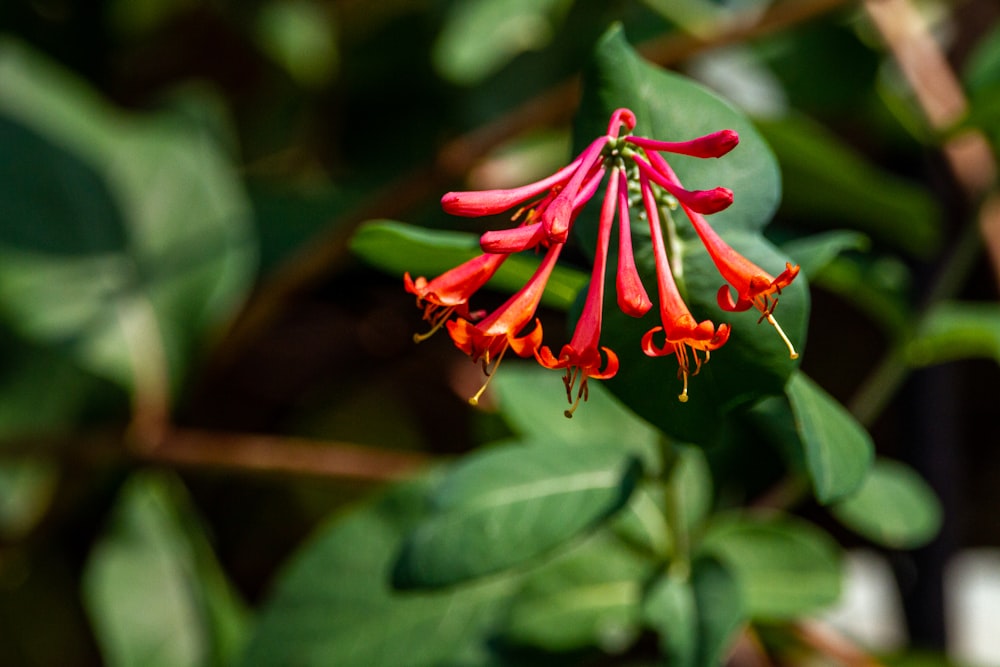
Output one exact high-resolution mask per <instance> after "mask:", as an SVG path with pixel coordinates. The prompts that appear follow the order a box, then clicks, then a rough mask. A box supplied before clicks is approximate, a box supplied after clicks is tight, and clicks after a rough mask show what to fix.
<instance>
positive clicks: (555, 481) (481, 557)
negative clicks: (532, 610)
mask: <svg viewBox="0 0 1000 667" xmlns="http://www.w3.org/2000/svg"><path fill="white" fill-rule="evenodd" d="M639 472H640V466H639V462H638V460H637V459H635V458H633V457H630V456H623V455H622V453H621V452H620V451H616V450H615V449H614V448H608V447H606V446H604V445H596V446H595V445H588V446H578V447H575V448H574V449H573V453H572V455H571V456H570V455H567V453H566V452H565V451H563V450H561V449H559V448H556V447H543V446H524V445H520V444H514V445H502V446H496V447H493V448H491V449H488V450H484V451H481V452H477V453H475V454H473V455H470V456H468V457H466V458H465V459H464V460H463V461H462V462H461V463H459V464H457V465H456V466H455V468H454V469H453V470H452V471H451V472H450V473H449V474H448V475H447V477H446V478H445V479H444V481H443V482H442V483H441V485H440V486H439V487H438V488H437V489H436V490H435V492H434V494H433V496H432V503H433V508H434V509H433V512H432V514H431V516H430V517H429V518H428V519H427V520H426V521H424V522H422V523H421V524H420V525H419V526H418V527H417V528H416V530H414V531H413V532H412V533H411V534H410V535H409V536H408V538H407V540H406V543H405V544H404V546H403V550H402V553H401V555H400V557H399V560H398V561H397V564H396V569H395V573H394V578H395V582H396V584H397V585H398V586H401V587H404V588H407V587H421V586H431V587H433V586H446V585H449V584H453V583H456V582H460V581H464V580H467V579H471V578H474V577H480V576H484V575H487V574H491V573H494V572H499V571H501V570H504V569H507V568H510V567H513V566H515V565H518V564H521V563H524V562H525V561H527V560H530V559H531V558H534V557H535V556H539V555H541V554H544V553H546V552H548V551H549V550H551V549H553V548H555V547H556V546H559V545H560V544H563V543H564V542H566V541H568V540H569V539H571V538H573V537H575V536H577V535H580V534H581V533H583V532H584V531H586V530H588V529H589V528H592V527H593V526H595V525H597V524H598V523H600V522H601V521H602V520H604V519H605V518H607V517H608V516H609V515H611V514H612V513H613V512H615V511H616V510H618V509H620V508H621V507H622V506H623V505H624V504H625V503H626V502H627V501H628V498H629V495H630V494H631V492H632V489H633V487H634V486H635V483H636V479H637V477H638V475H639Z"/></svg>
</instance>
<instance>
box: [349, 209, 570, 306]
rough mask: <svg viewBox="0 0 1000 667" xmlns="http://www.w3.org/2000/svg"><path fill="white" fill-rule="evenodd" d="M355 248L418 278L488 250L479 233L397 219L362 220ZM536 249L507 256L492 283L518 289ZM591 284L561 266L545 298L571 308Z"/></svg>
mask: <svg viewBox="0 0 1000 667" xmlns="http://www.w3.org/2000/svg"><path fill="white" fill-rule="evenodd" d="M351 251H352V252H354V253H356V254H357V255H358V256H359V257H361V258H363V259H364V260H365V261H366V262H368V263H369V264H371V265H372V266H375V267H377V268H379V269H382V270H384V271H386V272H388V273H394V274H397V275H398V276H399V277H400V280H402V276H403V273H406V272H409V273H410V275H412V276H413V277H414V278H415V277H417V276H426V277H427V278H428V279H430V278H433V277H434V276H437V275H439V274H441V273H444V272H445V271H447V270H449V269H452V268H454V267H456V266H458V265H459V264H461V263H462V262H464V261H466V260H469V259H472V258H473V257H475V256H477V255H479V254H481V253H482V251H481V250H480V249H479V237H478V236H477V235H475V234H466V233H463V232H451V231H441V230H431V229H424V228H421V227H416V226H412V225H407V224H404V223H401V222H393V221H391V220H372V221H369V222H366V223H364V224H363V225H361V226H360V227H359V228H358V230H357V232H356V233H355V234H354V236H353V237H352V238H351ZM538 264H539V260H538V259H537V258H535V257H534V256H531V255H512V256H511V257H510V259H508V260H507V261H505V262H504V264H503V266H502V267H500V270H499V271H497V273H496V275H495V276H493V279H492V280H491V281H490V282H489V283H488V287H491V288H494V289H499V290H502V291H504V292H508V293H514V292H517V291H518V290H520V289H521V288H522V287H524V285H525V283H527V282H528V280H529V279H530V278H531V276H532V274H534V272H535V269H536V268H538ZM586 284H587V276H586V275H585V274H583V273H580V272H579V271H575V270H573V269H570V268H567V267H565V266H557V267H556V268H555V270H554V271H553V272H552V276H551V277H550V278H549V282H548V284H547V286H546V289H545V294H544V295H543V296H542V303H543V304H545V305H547V306H551V307H553V308H561V309H563V310H565V309H567V308H569V307H570V306H571V305H572V304H573V302H574V301H575V299H576V296H577V294H578V293H579V291H580V290H581V289H582V288H583V286H584V285H586Z"/></svg>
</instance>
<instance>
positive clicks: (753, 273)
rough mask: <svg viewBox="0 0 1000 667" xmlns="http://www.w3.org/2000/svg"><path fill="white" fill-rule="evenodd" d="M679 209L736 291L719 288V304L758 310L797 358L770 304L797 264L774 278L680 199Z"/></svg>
mask: <svg viewBox="0 0 1000 667" xmlns="http://www.w3.org/2000/svg"><path fill="white" fill-rule="evenodd" d="M664 167H665V169H666V173H667V175H668V176H669V178H671V179H672V180H674V181H675V182H678V183H679V181H678V179H677V175H676V174H674V173H673V171H672V170H671V169H670V166H669V165H666V163H665V162H664ZM681 208H683V209H684V212H685V213H686V214H687V216H688V218H689V219H690V220H691V224H692V225H693V226H694V230H695V232H697V233H698V237H699V238H700V239H701V242H702V243H703V244H704V245H705V249H706V250H708V254H709V256H710V257H711V258H712V262H714V263H715V267H716V268H717V269H718V270H719V273H721V274H722V277H723V278H725V280H726V282H728V283H729V285H732V287H733V289H735V290H736V299H735V300H734V299H733V295H732V293H731V292H730V289H729V285H723V286H722V287H720V288H719V292H718V295H717V298H718V301H719V307H720V308H722V309H723V310H725V311H728V312H738V311H744V310H748V309H749V308H750V307H751V306H753V307H755V308H757V309H758V310H759V311H760V312H761V317H760V319H761V320H765V319H766V320H767V321H768V323H769V324H771V326H773V327H774V329H775V331H777V332H778V335H779V336H781V340H782V341H784V343H785V345H786V346H787V347H788V356H789V357H790V358H792V359H797V358H798V356H799V353H798V352H796V351H795V346H794V345H792V341H791V340H789V338H788V336H787V335H786V334H785V331H784V330H783V329H782V328H781V325H779V324H778V321H777V320H776V319H775V318H774V307H775V306H777V305H778V295H780V294H781V290H782V289H784V288H785V287H788V285H790V284H791V283H792V281H793V280H795V276H797V275H798V273H799V267H798V266H792V264H791V263H787V262H786V263H785V270H784V271H783V272H782V273H781V274H780V275H779V276H778V277H777V278H775V277H773V276H772V275H771V274H769V273H768V272H766V271H764V269H762V268H760V267H759V266H757V265H756V264H754V263H753V262H751V261H750V260H749V259H747V258H746V257H744V256H743V255H741V254H739V253H738V252H736V251H735V250H733V248H732V247H731V246H730V245H729V244H727V243H726V242H725V241H723V240H722V238H721V237H720V236H719V235H718V234H717V233H716V232H715V230H714V229H712V226H711V225H709V224H708V221H707V220H705V218H704V217H702V216H701V215H699V214H698V212H697V211H695V210H693V209H691V208H690V207H688V206H687V205H685V203H684V202H681Z"/></svg>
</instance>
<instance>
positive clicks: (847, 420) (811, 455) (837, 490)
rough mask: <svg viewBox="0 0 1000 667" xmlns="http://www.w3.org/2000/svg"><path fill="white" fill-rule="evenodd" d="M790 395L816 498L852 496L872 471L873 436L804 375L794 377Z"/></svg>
mask: <svg viewBox="0 0 1000 667" xmlns="http://www.w3.org/2000/svg"><path fill="white" fill-rule="evenodd" d="M787 394H788V401H789V403H790V404H791V407H792V413H793V414H794V416H795V427H796V430H797V431H798V434H799V437H800V438H801V439H802V445H803V451H804V453H805V460H806V469H807V470H808V471H809V477H810V478H811V479H812V483H813V489H814V491H815V494H816V499H817V500H819V501H820V502H821V503H824V504H827V503H831V502H834V501H836V500H839V499H841V498H844V497H845V496H847V495H850V494H851V493H853V492H854V491H856V490H857V489H858V487H860V486H861V484H862V483H863V482H864V480H865V477H866V476H867V475H868V472H869V470H870V469H871V464H872V458H873V457H874V451H875V448H874V445H873V443H872V439H871V436H870V435H868V432H867V431H866V430H865V429H864V427H863V426H861V424H859V423H858V421H857V420H856V419H854V417H853V416H852V415H851V414H850V413H849V412H848V411H847V409H846V408H844V406H842V405H841V404H840V403H838V402H837V401H836V400H835V399H834V398H833V397H831V396H830V395H829V394H827V393H826V392H825V391H823V390H822V389H821V388H820V387H819V386H817V385H816V384H815V383H813V382H812V380H810V379H809V378H808V377H807V376H806V375H805V374H804V373H795V374H794V375H792V377H791V379H790V380H789V381H788V387H787Z"/></svg>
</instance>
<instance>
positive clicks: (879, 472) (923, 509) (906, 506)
mask: <svg viewBox="0 0 1000 667" xmlns="http://www.w3.org/2000/svg"><path fill="white" fill-rule="evenodd" d="M830 511H831V512H832V513H833V515H834V516H835V517H837V519H838V520H839V521H840V522H841V523H843V524H844V525H845V526H847V527H849V528H851V529H852V530H855V531H857V532H858V533H859V534H861V535H864V536H865V537H867V538H868V539H870V540H872V541H873V542H875V543H876V544H880V545H882V546H885V547H889V548H891V549H914V548H916V547H919V546H922V545H924V544H926V543H927V542H929V541H930V540H932V539H933V538H934V536H935V535H937V533H938V530H940V528H941V521H942V509H941V503H940V501H939V500H938V498H937V496H936V495H935V494H934V491H933V490H932V489H931V488H930V486H928V485H927V482H925V481H924V480H923V479H922V478H921V477H920V475H918V474H917V472H916V471H915V470H913V469H912V468H910V467H909V466H907V465H905V464H902V463H899V462H896V461H890V460H888V459H879V460H877V461H875V465H874V466H873V467H872V470H871V473H870V474H869V475H868V478H867V479H866V480H865V483H864V484H863V485H862V487H861V488H860V489H858V491H857V493H855V494H854V495H852V496H851V497H850V498H846V499H845V500H843V501H841V502H839V503H837V504H836V505H833V506H832V507H831V508H830Z"/></svg>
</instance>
